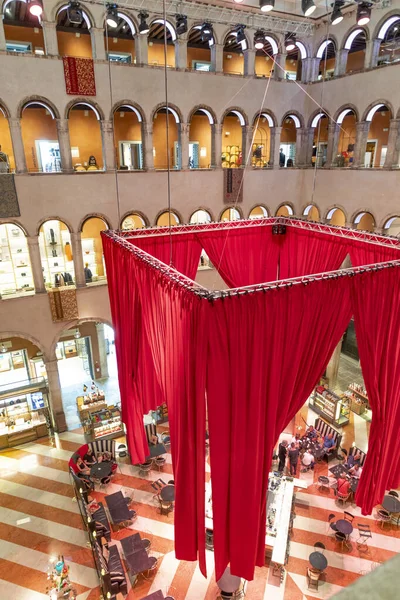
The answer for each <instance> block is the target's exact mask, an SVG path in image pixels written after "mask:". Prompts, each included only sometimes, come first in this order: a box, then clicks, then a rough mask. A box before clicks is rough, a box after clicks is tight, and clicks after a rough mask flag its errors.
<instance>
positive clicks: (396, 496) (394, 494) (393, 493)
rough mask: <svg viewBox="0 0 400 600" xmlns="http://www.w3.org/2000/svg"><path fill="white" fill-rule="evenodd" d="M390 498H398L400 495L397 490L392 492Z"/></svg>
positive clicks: (389, 494)
mask: <svg viewBox="0 0 400 600" xmlns="http://www.w3.org/2000/svg"><path fill="white" fill-rule="evenodd" d="M388 496H394V497H395V498H398V497H399V494H398V493H397V492H396V491H395V490H390V492H389V493H388Z"/></svg>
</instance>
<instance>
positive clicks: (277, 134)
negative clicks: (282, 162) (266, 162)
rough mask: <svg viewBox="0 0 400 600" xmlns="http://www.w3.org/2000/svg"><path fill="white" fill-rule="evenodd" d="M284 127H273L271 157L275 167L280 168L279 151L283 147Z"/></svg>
mask: <svg viewBox="0 0 400 600" xmlns="http://www.w3.org/2000/svg"><path fill="white" fill-rule="evenodd" d="M281 134H282V127H274V128H273V129H271V158H272V166H273V167H274V169H279V151H280V148H281Z"/></svg>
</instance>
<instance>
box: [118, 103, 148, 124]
mask: <svg viewBox="0 0 400 600" xmlns="http://www.w3.org/2000/svg"><path fill="white" fill-rule="evenodd" d="M124 106H127V107H130V108H132V109H133V112H134V113H136V116H137V117H138V119H139V116H140V119H139V122H141V123H146V117H145V113H144V110H143V108H142V107H141V106H140V104H137V102H132V101H131V100H120V101H119V102H116V103H115V104H114V106H113V107H112V109H111V112H110V121H112V120H113V118H114V115H115V113H116V112H117V110H118V109H119V108H122V107H124Z"/></svg>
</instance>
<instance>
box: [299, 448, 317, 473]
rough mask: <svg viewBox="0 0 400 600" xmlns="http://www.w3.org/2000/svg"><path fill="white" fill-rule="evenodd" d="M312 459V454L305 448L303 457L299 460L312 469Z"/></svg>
mask: <svg viewBox="0 0 400 600" xmlns="http://www.w3.org/2000/svg"><path fill="white" fill-rule="evenodd" d="M314 460H315V459H314V456H313V455H312V454H311V452H309V451H308V450H306V451H305V452H304V454H303V458H302V459H301V462H302V463H303V465H304V466H305V467H307V468H308V469H314Z"/></svg>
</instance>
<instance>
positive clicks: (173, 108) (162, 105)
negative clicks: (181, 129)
mask: <svg viewBox="0 0 400 600" xmlns="http://www.w3.org/2000/svg"><path fill="white" fill-rule="evenodd" d="M162 108H166V105H165V102H159V104H157V106H155V108H154V109H153V110H152V113H151V118H150V123H153V121H154V117H155V115H156V113H158V111H159V110H161V109H162ZM168 109H169V110H168V112H170V111H171V114H174V113H173V112H172V111H174V112H175V113H176V115H177V116H178V119H179V122H178V123H177V125H180V124H181V123H184V120H183V115H182V112H181V110H180V108H178V107H177V106H176V105H175V104H171V103H170V102H169V103H168ZM174 117H175V120H176V116H175V115H174Z"/></svg>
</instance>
